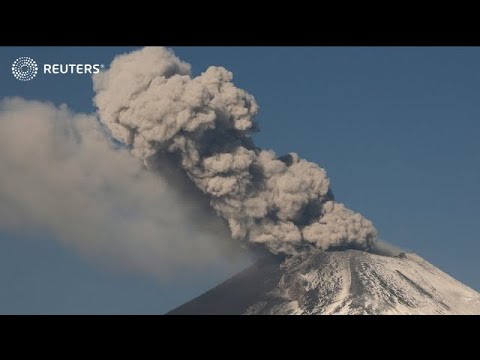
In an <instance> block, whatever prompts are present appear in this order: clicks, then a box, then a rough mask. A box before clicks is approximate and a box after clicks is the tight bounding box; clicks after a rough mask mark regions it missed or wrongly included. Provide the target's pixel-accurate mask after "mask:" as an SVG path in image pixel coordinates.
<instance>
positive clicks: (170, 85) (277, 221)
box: [94, 48, 377, 254]
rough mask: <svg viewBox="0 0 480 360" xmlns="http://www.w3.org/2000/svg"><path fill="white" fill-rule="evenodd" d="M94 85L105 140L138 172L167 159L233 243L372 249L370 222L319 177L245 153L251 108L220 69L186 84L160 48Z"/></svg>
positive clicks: (265, 154)
mask: <svg viewBox="0 0 480 360" xmlns="http://www.w3.org/2000/svg"><path fill="white" fill-rule="evenodd" d="M94 86H95V91H96V96H95V103H96V106H97V107H98V112H99V115H100V118H101V121H102V122H103V123H104V124H105V125H106V126H107V127H108V129H110V131H111V133H112V136H113V137H114V138H115V139H116V140H118V141H120V142H122V143H124V144H126V145H127V146H129V147H131V151H132V153H133V154H134V155H135V156H137V157H139V158H141V159H143V160H144V162H145V164H146V165H147V166H151V164H153V163H158V162H159V161H160V162H161V161H163V160H161V159H166V158H168V159H170V160H172V159H173V161H174V163H175V164H177V166H178V167H180V168H181V169H182V170H183V171H184V173H185V174H186V175H187V176H188V177H189V178H190V179H191V181H193V183H194V184H195V185H196V186H197V187H198V188H199V189H200V190H201V191H202V192H203V193H204V194H206V195H207V196H208V197H209V199H210V204H211V206H212V207H213V208H214V209H215V211H216V212H217V214H218V215H220V216H221V217H223V218H224V219H225V220H226V221H227V222H228V225H229V227H230V230H231V233H232V237H233V238H235V239H245V240H248V241H250V242H253V243H261V244H264V245H265V246H266V247H268V249H269V250H270V251H272V252H273V253H286V254H294V253H297V252H298V251H300V250H301V249H304V248H306V247H309V246H315V247H318V248H322V249H327V248H330V247H343V246H345V247H356V248H364V249H368V248H369V247H371V246H372V245H373V243H374V241H375V239H376V236H377V232H376V230H375V228H374V226H373V224H372V222H371V221H369V220H367V219H365V218H364V217H363V216H362V215H360V214H358V213H355V212H353V211H352V210H349V209H348V208H346V207H345V206H344V205H343V204H340V203H337V202H335V201H334V199H333V196H332V194H331V192H330V191H329V185H330V184H329V179H328V178H327V175H326V172H325V170H324V169H322V168H321V167H319V166H318V165H317V164H314V163H312V162H309V161H306V160H303V159H300V158H299V157H298V156H297V155H296V154H295V153H291V154H289V155H287V156H284V157H277V156H276V155H275V153H274V152H273V151H270V150H263V149H260V148H257V147H256V146H255V145H254V143H253V141H252V139H251V135H252V133H254V132H255V131H256V130H257V129H258V127H257V125H256V123H255V122H254V120H253V118H254V116H255V115H256V113H257V111H258V106H257V104H256V102H255V99H254V98H253V96H252V95H250V94H248V93H247V92H245V91H244V90H242V89H239V88H237V87H235V85H234V84H233V83H232V73H230V72H229V71H227V70H226V69H224V68H223V67H215V66H212V67H209V68H208V69H207V70H206V71H205V72H204V73H202V74H201V75H199V76H197V77H192V76H191V75H190V65H189V64H187V63H185V62H183V61H181V60H180V59H179V58H178V57H176V56H175V55H174V54H173V53H172V52H171V51H169V50H168V49H165V48H144V49H142V50H139V51H136V52H133V53H130V54H126V55H121V56H118V57H117V58H115V59H114V61H113V62H112V64H111V66H110V69H109V70H108V71H105V72H103V73H100V74H98V75H96V76H95V77H94ZM159 159H160V160H159Z"/></svg>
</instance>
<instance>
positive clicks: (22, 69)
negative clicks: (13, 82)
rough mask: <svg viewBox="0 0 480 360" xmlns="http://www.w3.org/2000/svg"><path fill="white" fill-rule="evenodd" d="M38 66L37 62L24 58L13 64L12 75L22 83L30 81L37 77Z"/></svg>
mask: <svg viewBox="0 0 480 360" xmlns="http://www.w3.org/2000/svg"><path fill="white" fill-rule="evenodd" d="M37 72H38V66H37V63H36V62H35V60H33V59H32V58H30V57H27V56H22V57H19V58H18V59H17V60H15V61H14V62H13V64H12V74H13V76H14V77H15V79H17V80H20V81H30V80H32V79H33V78H34V77H35V76H37Z"/></svg>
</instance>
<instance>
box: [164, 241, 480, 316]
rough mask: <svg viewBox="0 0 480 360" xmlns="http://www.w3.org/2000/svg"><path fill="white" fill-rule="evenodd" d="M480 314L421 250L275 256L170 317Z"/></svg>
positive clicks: (471, 295)
mask: <svg viewBox="0 0 480 360" xmlns="http://www.w3.org/2000/svg"><path fill="white" fill-rule="evenodd" d="M188 314H194V315H195V314H198V315H206V314H212V315H215V314H217V315H219V314H232V315H240V314H245V315H256V314H257V315H270V314H271V315H334V314H338V315H349V314H364V315H368V314H372V315H373V314H399V315H400V314H405V315H409V314H480V294H479V293H478V292H476V291H475V290H473V289H471V288H469V287H467V286H465V285H464V284H462V283H460V282H458V281H457V280H455V279H453V278H452V277H451V276H449V275H447V274H446V273H444V272H443V271H441V270H440V269H438V268H437V267H435V266H433V265H432V264H430V263H429V262H427V261H426V260H424V259H422V258H421V257H420V256H418V255H416V254H413V253H401V254H400V255H399V256H395V257H390V256H382V255H376V254H372V253H368V252H364V251H357V250H346V251H320V250H313V251H308V252H305V253H301V254H299V255H296V256H290V257H286V258H283V257H275V256H268V257H265V258H262V259H261V260H259V261H258V262H257V263H255V264H254V265H252V266H250V267H249V268H247V269H246V270H244V271H242V272H241V273H239V274H237V275H235V276H234V277H232V278H230V279H228V280H227V281H225V282H223V283H222V284H220V285H218V286H217V287H215V288H213V289H211V290H209V291H207V292H206V293H204V294H203V295H200V296H199V297H197V298H195V299H193V300H191V301H189V302H187V303H185V304H184V305H181V306H180V307H178V308H176V309H174V310H172V311H170V312H169V313H167V315H188Z"/></svg>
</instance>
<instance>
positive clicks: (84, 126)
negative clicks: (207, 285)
mask: <svg viewBox="0 0 480 360" xmlns="http://www.w3.org/2000/svg"><path fill="white" fill-rule="evenodd" d="M105 135H106V132H105V129H104V127H103V126H101V125H100V124H99V122H98V120H97V118H96V117H95V116H94V115H85V114H75V113H73V112H71V111H70V110H68V108H67V107H66V106H60V107H55V106H53V105H52V104H48V103H42V102H38V101H27V100H23V99H20V98H13V99H4V100H2V101H0V230H7V231H18V230H30V229H31V230H33V231H38V230H42V231H43V230H44V231H47V232H49V233H51V234H53V235H54V237H55V238H56V239H58V240H59V241H61V242H62V243H63V244H65V245H67V246H72V247H74V248H76V249H80V250H81V252H83V253H85V254H86V255H88V256H93V257H95V258H97V260H98V261H104V260H105V259H107V260H109V263H110V264H113V265H117V264H118V265H122V267H123V266H124V265H127V267H129V268H130V269H131V270H135V271H139V272H142V273H146V274H150V275H152V274H153V275H155V276H159V277H165V276H168V275H169V274H172V273H175V274H176V275H178V271H179V270H190V271H192V270H193V269H200V268H202V267H203V266H205V265H208V264H211V263H215V262H218V259H219V258H225V255H235V252H234V250H232V249H231V248H229V247H225V244H228V242H226V241H225V239H226V238H229V236H230V235H229V231H228V227H227V226H226V225H225V224H224V222H223V221H222V220H221V219H219V218H218V217H217V216H216V215H215V214H214V213H213V211H211V213H209V208H210V207H209V205H208V203H207V204H206V205H205V204H204V203H202V199H201V197H199V196H198V194H187V195H188V196H184V195H183V194H182V193H180V192H179V191H178V187H177V188H173V187H172V186H171V185H169V184H168V183H167V181H165V180H164V179H163V178H162V176H160V175H159V174H156V173H153V172H151V171H147V170H146V169H145V167H144V166H143V165H142V163H141V161H138V159H136V158H135V157H133V156H132V155H131V154H130V152H129V151H128V150H127V149H125V148H121V147H120V148H119V147H118V146H117V147H116V146H114V144H113V142H112V141H111V139H110V138H109V137H108V136H105ZM204 205H205V206H204ZM230 259H232V257H230ZM110 260H111V262H110Z"/></svg>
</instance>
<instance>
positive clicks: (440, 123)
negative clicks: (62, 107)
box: [0, 47, 480, 313]
mask: <svg viewBox="0 0 480 360" xmlns="http://www.w3.org/2000/svg"><path fill="white" fill-rule="evenodd" d="M133 49H134V48H115V47H97V48H88V47H79V48H68V47H52V48H24V47H11V48H6V47H3V48H1V49H0V97H4V96H22V97H25V98H27V99H38V100H48V101H51V102H53V103H55V104H61V103H66V104H68V105H69V106H70V107H71V108H72V109H73V110H75V111H79V112H92V111H94V108H93V104H92V96H93V90H92V83H91V79H90V78H89V77H88V76H79V75H63V76H45V75H42V74H39V75H38V76H37V78H35V79H34V80H32V81H30V82H20V81H17V80H15V79H14V78H13V76H12V75H11V72H10V67H11V64H12V62H13V61H14V60H15V59H16V58H17V57H20V56H30V57H33V58H34V59H35V60H37V62H39V63H44V62H48V63H54V62H61V63H67V62H68V63H83V62H86V63H101V64H105V65H108V64H109V63H110V62H111V60H112V59H113V57H114V56H115V55H116V54H120V53H124V52H127V51H131V50H133ZM174 51H175V52H176V54H177V55H178V56H180V57H181V58H182V59H183V60H185V61H187V62H189V63H191V64H192V68H193V72H194V74H198V73H200V72H202V71H203V70H205V69H206V68H207V67H208V66H209V65H222V66H225V67H226V68H228V69H229V70H230V71H232V72H233V74H234V82H235V83H236V85H237V86H239V87H241V88H244V89H246V90H247V91H248V92H250V93H251V94H253V95H254V96H255V98H256V100H257V102H258V103H259V105H260V114H259V116H258V117H257V120H258V121H259V122H260V126H261V129H262V131H261V132H260V133H259V134H257V135H255V141H256V143H257V144H258V145H259V146H262V147H265V148H271V149H273V150H275V151H276V152H277V153H278V154H282V153H286V152H291V151H295V152H297V153H298V154H300V155H301V156H302V157H304V158H306V159H308V160H311V161H315V162H317V163H319V164H320V165H321V166H323V167H325V168H326V170H327V172H328V174H329V177H330V179H331V183H332V188H333V191H334V193H335V196H336V198H337V200H338V201H340V202H344V203H345V204H347V205H348V206H349V207H350V208H352V209H354V210H357V211H359V212H361V213H362V214H364V215H365V216H366V217H368V218H370V219H372V220H373V222H374V223H375V225H376V227H377V228H378V229H379V231H380V234H381V237H382V238H383V239H384V240H386V241H388V242H391V243H393V244H395V245H397V246H400V247H402V248H405V249H407V250H412V251H415V252H417V253H418V254H420V255H421V256H423V257H424V258H426V259H427V260H429V261H430V262H432V263H433V264H434V265H436V266H438V267H440V268H441V269H442V270H444V271H446V272H447V273H449V274H450V275H452V276H454V277H455V278H457V279H458V280H460V281H462V282H464V283H466V284H467V285H469V286H471V287H473V288H475V289H477V290H480V264H479V263H478V261H477V259H478V253H479V250H480V243H479V241H478V231H477V227H476V224H477V219H478V217H479V210H478V204H479V203H480V201H479V200H480V190H479V189H478V184H480V162H479V161H478V156H479V154H480V141H478V139H479V138H480V124H479V121H478V119H480V102H479V101H478V98H479V96H480V69H479V67H478V64H480V48H463V47H444V48H436V47H428V48H422V47H412V48H409V47H355V48H353V47H352V48H342V47H321V48H315V47H298V48H296V47H285V48H276V47H178V48H174ZM0 156H1V155H0ZM0 171H1V169H0ZM0 186H1V184H0ZM240 267H241V264H233V265H229V264H226V263H225V261H221V260H219V264H218V266H216V267H214V269H206V270H205V271H204V272H200V273H196V274H192V275H191V277H186V278H181V279H171V280H170V281H169V282H163V283H159V282H158V281H156V279H153V278H148V277H140V276H136V275H133V274H129V273H127V272H122V271H118V270H114V269H111V268H108V267H105V266H102V265H101V264H98V263H93V262H92V261H91V260H89V259H86V258H84V257H82V256H80V255H78V254H77V253H76V252H74V251H73V250H70V249H67V248H64V247H62V246H60V245H58V244H57V243H56V242H55V241H54V240H53V239H51V237H49V235H48V234H38V233H33V234H30V235H29V236H25V235H23V236H22V237H19V235H18V234H11V233H7V232H5V231H3V232H2V231H1V230H0V313H12V312H22V313H23V312H30V313H105V312H108V313H163V312H165V311H167V310H169V309H170V308H172V307H175V306H176V305H179V304H180V303H182V302H184V301H186V300H188V299H189V298H191V297H193V296H195V295H197V294H199V293H201V292H203V291H204V290H207V289H208V288H210V287H212V286H213V285H215V284H216V283H218V282H220V281H221V280H223V279H224V278H227V277H228V276H230V275H231V274H233V273H234V272H235V271H236V270H238V269H239V268H240Z"/></svg>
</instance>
